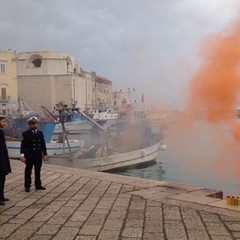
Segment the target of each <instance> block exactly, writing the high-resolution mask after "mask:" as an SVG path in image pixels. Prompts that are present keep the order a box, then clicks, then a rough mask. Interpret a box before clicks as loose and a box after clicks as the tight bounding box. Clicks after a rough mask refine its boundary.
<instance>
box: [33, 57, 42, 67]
mask: <svg viewBox="0 0 240 240" xmlns="http://www.w3.org/2000/svg"><path fill="white" fill-rule="evenodd" d="M32 63H33V65H34V67H41V65H42V59H40V58H36V59H34V60H33V61H32Z"/></svg>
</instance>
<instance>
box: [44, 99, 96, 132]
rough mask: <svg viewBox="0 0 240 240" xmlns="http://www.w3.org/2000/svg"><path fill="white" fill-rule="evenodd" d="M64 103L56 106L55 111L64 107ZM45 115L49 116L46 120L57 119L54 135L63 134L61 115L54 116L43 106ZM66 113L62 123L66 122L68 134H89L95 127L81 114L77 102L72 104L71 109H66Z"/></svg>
mask: <svg viewBox="0 0 240 240" xmlns="http://www.w3.org/2000/svg"><path fill="white" fill-rule="evenodd" d="M62 105H63V103H61V102H60V103H58V104H56V107H55V110H56V109H58V107H59V106H62ZM41 108H42V109H43V111H44V113H45V114H46V115H47V118H46V119H49V118H50V119H52V118H53V119H55V121H56V125H55V128H54V131H53V134H62V133H63V128H62V124H61V123H60V121H59V118H60V116H59V115H53V114H52V113H51V112H50V111H49V110H48V109H46V108H45V107H44V106H41ZM66 109H67V110H68V111H65V113H64V114H63V115H62V121H63V122H64V126H65V130H66V132H67V133H68V134H78V133H82V132H88V131H90V129H91V128H92V127H93V123H92V122H90V121H89V120H88V119H87V118H86V117H85V116H84V115H83V114H81V113H80V112H79V108H78V107H77V102H76V101H73V102H72V107H71V108H65V110H66Z"/></svg>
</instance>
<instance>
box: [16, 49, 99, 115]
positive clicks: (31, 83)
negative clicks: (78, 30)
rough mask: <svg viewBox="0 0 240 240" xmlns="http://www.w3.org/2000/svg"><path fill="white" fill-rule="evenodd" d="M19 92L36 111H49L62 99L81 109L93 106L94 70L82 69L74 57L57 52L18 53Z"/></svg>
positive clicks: (41, 112)
mask: <svg viewBox="0 0 240 240" xmlns="http://www.w3.org/2000/svg"><path fill="white" fill-rule="evenodd" d="M17 75H18V95H19V96H20V97H21V98H22V99H23V100H24V101H25V102H26V103H27V104H28V105H29V107H30V108H31V109H32V110H33V111H34V112H36V113H37V114H40V115H43V111H42V109H41V106H45V107H46V108H47V109H49V110H50V111H52V110H53V108H54V107H55V105H56V104H57V103H59V102H61V101H63V102H64V103H66V104H67V105H68V106H71V103H72V100H75V101H77V103H78V107H80V109H81V110H86V108H89V109H91V108H92V107H93V106H92V105H93V97H94V95H95V94H93V89H94V82H95V78H96V74H95V73H94V72H92V73H87V72H83V71H82V69H81V68H80V66H79V64H78V63H77V62H76V60H75V59H74V57H72V56H70V55H69V54H66V53H63V52H58V51H36V52H24V53H19V54H17Z"/></svg>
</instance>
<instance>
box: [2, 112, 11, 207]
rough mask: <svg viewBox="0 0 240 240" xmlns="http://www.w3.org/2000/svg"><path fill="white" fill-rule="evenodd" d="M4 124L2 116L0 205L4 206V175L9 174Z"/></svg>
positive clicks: (9, 167)
mask: <svg viewBox="0 0 240 240" xmlns="http://www.w3.org/2000/svg"><path fill="white" fill-rule="evenodd" d="M6 124H7V121H6V118H5V117H4V116H0V205H5V202H6V201H9V199H8V198H5V197H4V186H5V180H6V175H7V174H8V173H11V165H10V161H9V157H8V149H7V145H6V140H5V135H4V132H3V130H2V129H3V128H4V127H5V126H6Z"/></svg>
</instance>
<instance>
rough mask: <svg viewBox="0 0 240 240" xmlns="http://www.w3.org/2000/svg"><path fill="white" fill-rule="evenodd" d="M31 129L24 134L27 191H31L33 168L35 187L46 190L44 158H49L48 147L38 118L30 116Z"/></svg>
mask: <svg viewBox="0 0 240 240" xmlns="http://www.w3.org/2000/svg"><path fill="white" fill-rule="evenodd" d="M27 122H28V125H29V129H28V130H27V131H25V132H23V134H22V141H21V157H20V160H21V161H22V162H25V164H26V166H25V172H24V187H25V192H30V187H31V182H32V179H31V175H32V168H33V166H34V170H35V188H36V189H37V190H45V189H46V188H45V187H43V186H42V182H41V167H42V159H43V160H44V161H46V160H47V148H46V143H45V139H44V136H43V133H42V131H40V130H38V129H37V123H38V118H37V117H30V118H29V119H28V120H27Z"/></svg>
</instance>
